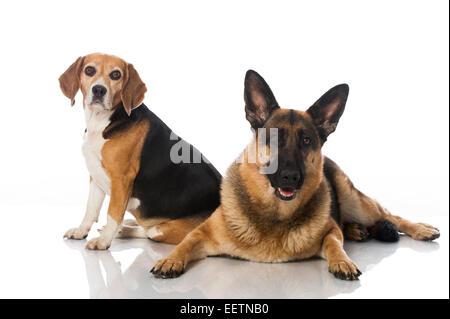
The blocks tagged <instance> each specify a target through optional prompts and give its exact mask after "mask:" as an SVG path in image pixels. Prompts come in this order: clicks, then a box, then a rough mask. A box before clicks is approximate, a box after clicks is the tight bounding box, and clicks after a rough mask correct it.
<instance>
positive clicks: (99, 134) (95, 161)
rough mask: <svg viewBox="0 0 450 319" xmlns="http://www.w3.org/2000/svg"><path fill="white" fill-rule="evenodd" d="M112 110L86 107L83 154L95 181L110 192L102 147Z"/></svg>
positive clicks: (107, 192) (105, 190)
mask: <svg viewBox="0 0 450 319" xmlns="http://www.w3.org/2000/svg"><path fill="white" fill-rule="evenodd" d="M111 114H112V112H111V111H100V112H97V111H92V110H89V108H87V107H86V109H85V117H86V128H87V129H86V132H85V134H84V142H83V147H82V151H83V155H84V158H85V161H86V166H87V169H88V171H89V174H90V176H91V177H92V179H93V181H94V182H95V183H96V184H97V185H98V186H99V187H100V188H101V189H102V190H103V191H104V192H105V193H106V194H108V195H109V194H110V193H111V191H110V188H111V181H110V179H109V177H108V175H107V174H106V172H105V170H104V168H103V165H102V149H103V146H104V145H105V143H106V141H107V140H106V139H104V138H103V131H104V129H105V128H106V127H107V126H108V125H109V123H110V120H109V118H110V117H111Z"/></svg>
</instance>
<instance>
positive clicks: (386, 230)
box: [368, 219, 400, 242]
mask: <svg viewBox="0 0 450 319" xmlns="http://www.w3.org/2000/svg"><path fill="white" fill-rule="evenodd" d="M368 231H369V234H370V237H372V238H375V239H378V240H380V241H387V242H396V241H398V240H399V239H400V236H399V234H398V228H397V226H395V225H394V224H393V223H391V222H390V221H388V220H387V219H380V220H379V221H377V222H376V223H375V225H373V226H372V227H369V228H368Z"/></svg>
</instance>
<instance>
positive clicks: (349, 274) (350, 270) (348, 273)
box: [328, 260, 362, 280]
mask: <svg viewBox="0 0 450 319" xmlns="http://www.w3.org/2000/svg"><path fill="white" fill-rule="evenodd" d="M328 270H329V271H330V272H331V273H332V274H333V275H334V276H335V277H336V278H339V279H342V280H358V277H359V276H360V275H361V274H362V273H361V271H360V270H359V269H358V266H356V264H355V263H354V262H352V261H350V260H340V261H335V262H331V263H329V265H328Z"/></svg>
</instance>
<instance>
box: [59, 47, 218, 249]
mask: <svg viewBox="0 0 450 319" xmlns="http://www.w3.org/2000/svg"><path fill="white" fill-rule="evenodd" d="M59 82H60V87H61V90H62V92H63V93H64V95H65V96H66V97H68V98H69V99H70V100H71V104H72V105H74V103H75V95H76V94H77V92H78V90H80V89H81V92H82V94H83V108H84V112H85V118H86V130H85V133H84V143H83V147H82V150H83V155H84V157H85V160H86V166H87V169H88V171H89V174H90V185H89V197H88V201H87V208H86V213H85V216H84V218H83V220H82V222H81V224H80V226H79V227H77V228H73V229H70V230H68V231H67V232H66V233H65V235H64V238H69V239H84V238H86V237H87V235H88V233H89V230H90V229H91V227H92V225H93V223H94V222H97V219H98V216H99V212H100V209H101V207H102V204H103V201H104V198H105V195H110V197H111V198H110V203H109V207H108V219H107V223H106V226H105V227H104V228H103V230H102V231H101V234H100V237H97V238H94V239H91V240H89V241H88V243H87V245H86V248H87V249H94V250H97V249H108V248H109V246H110V245H111V241H112V239H113V238H115V237H121V238H125V237H146V238H150V239H152V240H155V241H159V242H164V243H169V244H177V243H179V242H180V241H181V240H182V239H183V238H184V236H185V235H186V234H187V233H188V232H190V231H191V230H192V229H194V228H195V227H196V226H198V225H199V224H200V223H201V222H202V221H203V220H205V219H206V218H207V217H208V216H209V215H210V214H211V213H212V212H213V211H214V210H215V209H216V208H217V207H218V206H219V188H220V182H221V175H220V174H219V172H218V171H217V170H216V169H215V168H214V166H212V165H211V164H210V163H209V162H208V161H207V160H206V159H205V158H204V157H203V156H202V155H201V154H200V153H199V152H198V151H197V150H196V149H195V148H193V147H192V146H191V145H190V144H188V143H187V142H185V141H183V140H181V139H180V138H178V137H177V136H176V135H175V134H174V133H173V132H172V130H171V129H170V128H169V127H168V126H167V125H166V124H165V123H164V122H163V121H162V120H160V119H159V118H158V117H157V116H156V115H155V114H154V113H152V112H151V111H150V110H149V109H148V108H147V107H146V106H145V105H144V104H143V103H142V101H143V100H144V95H145V92H146V91H147V88H146V86H145V84H144V83H143V82H142V80H141V78H140V77H139V74H138V73H137V71H136V70H135V68H134V67H133V65H132V64H130V63H127V62H125V61H124V60H122V59H120V58H118V57H116V56H112V55H106V54H100V53H94V54H89V55H86V56H84V57H79V58H78V59H77V60H76V61H75V62H74V63H73V64H72V65H71V66H70V67H69V68H68V69H67V70H66V71H65V72H64V73H63V74H62V75H61V77H60V78H59ZM179 143H182V147H183V149H184V150H185V149H186V147H187V149H188V150H190V151H193V154H192V156H193V157H195V158H196V159H200V160H197V161H195V160H194V162H193V163H192V156H189V158H188V160H187V161H186V160H182V161H179V160H175V161H174V157H175V159H177V158H176V156H174V149H175V150H176V149H177V146H179V145H180V144H179ZM175 153H178V152H175ZM175 155H177V154H175ZM184 159H186V157H185V158H184ZM125 211H129V212H130V213H131V214H133V215H134V217H135V218H136V223H137V224H136V225H132V226H130V225H123V224H122V222H123V219H124V214H125Z"/></svg>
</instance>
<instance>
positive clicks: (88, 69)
mask: <svg viewBox="0 0 450 319" xmlns="http://www.w3.org/2000/svg"><path fill="white" fill-rule="evenodd" d="M95 72H96V71H95V68H94V67H93V66H87V67H86V69H84V73H85V74H86V75H87V76H93V75H94V74H95Z"/></svg>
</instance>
